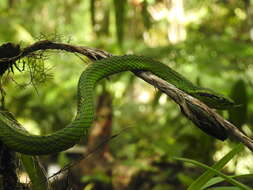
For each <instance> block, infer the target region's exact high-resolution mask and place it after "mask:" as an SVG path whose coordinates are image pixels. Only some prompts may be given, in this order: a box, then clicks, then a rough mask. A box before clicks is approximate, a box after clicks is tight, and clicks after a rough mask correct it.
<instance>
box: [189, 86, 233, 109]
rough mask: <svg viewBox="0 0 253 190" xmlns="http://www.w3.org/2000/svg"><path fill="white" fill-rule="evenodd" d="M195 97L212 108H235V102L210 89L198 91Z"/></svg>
mask: <svg viewBox="0 0 253 190" xmlns="http://www.w3.org/2000/svg"><path fill="white" fill-rule="evenodd" d="M194 96H195V97H196V98H198V99H199V100H201V101H202V102H204V103H205V104H206V105H208V106H209V107H210V108H215V109H230V108H232V107H234V106H235V102H234V101H233V100H232V99H230V98H229V97H226V96H224V95H222V94H218V93H216V92H214V91H212V90H210V89H201V90H196V91H195V93H194Z"/></svg>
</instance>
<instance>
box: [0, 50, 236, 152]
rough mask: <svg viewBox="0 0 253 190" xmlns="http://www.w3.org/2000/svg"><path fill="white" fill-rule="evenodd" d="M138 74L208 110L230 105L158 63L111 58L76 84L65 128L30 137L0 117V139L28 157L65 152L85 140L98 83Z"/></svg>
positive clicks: (90, 68) (90, 69) (137, 58)
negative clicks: (171, 87)
mask: <svg viewBox="0 0 253 190" xmlns="http://www.w3.org/2000/svg"><path fill="white" fill-rule="evenodd" d="M138 70H143V71H150V72H152V73H153V74H155V75H157V76H159V77H160V78H162V79H164V80H166V81H167V82H169V83H171V84H173V85H175V86H176V87H177V88H179V89H181V90H183V91H185V92H186V93H188V94H191V95H192V96H194V97H196V98H199V99H200V100H202V101H204V102H205V103H206V104H208V105H209V106H211V107H214V108H224V107H226V106H229V105H231V104H232V102H231V101H230V100H229V99H227V98H225V97H223V96H221V95H219V94H216V93H214V92H212V91H210V90H208V89H204V88H200V87H197V86H195V85H193V84H192V83H191V82H190V81H188V80H187V79H186V78H184V77H183V76H182V75H180V74H179V73H177V72H175V71H174V70H172V69H170V68H169V67H168V66H166V65H164V64H162V63H160V62H158V61H154V60H152V59H150V58H147V57H141V56H135V55H126V56H114V57H110V58H106V59H102V60H100V61H97V62H96V63H94V64H91V65H90V66H88V67H87V69H86V70H85V71H84V72H83V73H82V74H81V77H80V79H79V83H78V105H77V114H76V117H75V119H74V120H73V121H72V122H71V123H70V124H69V125H68V126H66V127H65V128H63V129H61V130H59V131H57V132H55V133H53V134H50V135H46V136H36V135H29V134H27V133H25V132H24V131H22V130H21V129H19V128H18V127H16V125H17V124H16V123H15V122H14V121H12V120H10V119H8V118H7V117H5V116H4V114H0V139H1V140H2V141H3V142H4V143H5V144H6V145H7V146H8V147H9V148H11V149H13V150H15V151H17V152H21V153H25V154H30V155H40V154H50V153H55V152H59V151H63V150H66V149H68V148H70V147H72V146H73V145H75V144H76V143H78V142H79V141H80V139H81V138H82V137H85V135H86V132H87V129H88V128H89V127H90V126H91V124H92V122H93V118H94V103H93V96H94V94H93V93H94V87H95V85H96V83H97V81H99V80H100V79H103V78H105V77H108V76H110V75H112V74H115V73H119V72H122V71H138ZM214 130H216V129H215V128H214ZM217 138H218V137H217Z"/></svg>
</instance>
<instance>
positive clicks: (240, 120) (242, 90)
mask: <svg viewBox="0 0 253 190" xmlns="http://www.w3.org/2000/svg"><path fill="white" fill-rule="evenodd" d="M238 92H239V93H238ZM231 98H232V99H233V100H234V101H235V103H236V104H237V105H238V106H237V107H234V108H232V109H230V110H229V121H231V122H232V123H233V124H234V125H235V126H237V127H239V128H240V127H241V126H242V125H243V124H244V123H245V122H246V120H247V105H248V94H247V88H246V84H245V82H244V81H243V80H241V79H240V80H238V81H237V82H236V83H235V84H234V86H233V88H232V91H231Z"/></svg>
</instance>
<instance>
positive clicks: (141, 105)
mask: <svg viewBox="0 0 253 190" xmlns="http://www.w3.org/2000/svg"><path fill="white" fill-rule="evenodd" d="M176 2H177V3H176ZM178 2H181V1H179V0H170V1H169V0H165V1H159V0H124V1H123V0H122V1H121V0H118V1H117V0H108V1H101V0H90V1H84V0H83V1H81V0H67V1H49V0H44V1H39V0H34V1H28V0H24V1H17V0H1V3H0V36H1V38H0V44H3V43H7V42H12V43H15V44H19V45H20V46H21V48H24V47H27V46H28V45H31V44H32V43H34V42H36V41H38V40H45V39H48V40H52V41H55V42H64V43H69V44H73V45H80V46H88V47H95V48H99V49H102V50H106V51H108V52H110V53H112V54H118V55H123V54H132V53H133V54H137V55H145V56H149V57H152V58H154V59H156V60H159V61H161V62H163V63H166V64H168V65H169V66H170V67H171V68H173V69H174V70H176V71H177V72H179V73H181V74H182V75H184V76H185V77H186V78H188V79H189V80H191V81H192V82H193V83H195V84H198V85H199V86H203V87H207V88H210V89H213V90H215V91H217V92H219V93H223V94H225V95H228V96H230V97H231V98H233V99H234V100H235V102H236V104H237V105H238V107H235V108H234V109H231V110H228V111H222V112H220V114H221V115H223V116H224V118H227V119H229V121H231V122H233V123H234V124H235V125H236V126H237V127H238V128H240V129H241V130H243V131H244V132H245V133H246V134H247V135H248V136H249V137H253V133H252V127H253V120H252V118H253V117H252V115H253V101H252V100H253V91H252V88H251V87H252V84H253V77H252V76H253V75H252V70H253V67H252V63H253V46H252V44H253V37H252V29H253V24H252V20H253V14H252V13H251V12H252V11H251V8H252V7H253V3H252V2H251V1H246V0H238V1H232V0H226V1H225V0H223V1H214V0H205V1H196V0H189V1H182V2H183V6H182V5H180V3H178ZM173 13H174V14H173ZM75 55H77V54H75ZM87 64H89V60H88V59H87V58H86V57H84V56H81V55H78V56H74V54H70V53H66V52H64V51H56V50H53V51H40V52H37V54H36V56H33V57H26V58H23V59H21V60H19V61H18V62H16V66H13V72H11V70H10V72H8V73H6V74H5V75H4V76H3V77H2V78H1V89H2V90H4V91H5V94H6V95H5V105H4V106H5V108H6V109H8V110H9V111H11V112H12V113H13V115H14V116H15V117H16V119H17V120H18V121H19V122H20V123H22V124H23V126H24V127H26V129H27V130H28V131H29V132H31V133H34V134H49V133H50V132H52V131H56V130H58V129H60V128H62V127H64V126H66V125H67V124H68V123H69V122H70V121H71V120H72V119H73V117H74V115H75V113H76V88H77V81H78V79H79V76H80V74H81V72H82V71H83V70H84V69H85V68H86V66H87ZM19 70H20V71H19ZM2 90H1V92H2ZM2 95H3V92H2ZM96 102H97V108H96V113H97V115H98V117H97V119H96V122H95V124H94V126H93V128H94V131H93V128H92V130H91V131H90V132H91V133H90V137H89V139H85V140H82V142H80V146H81V151H79V149H78V151H76V150H75V149H74V150H73V151H72V152H71V151H69V152H62V153H60V154H58V155H52V156H48V157H41V158H40V159H41V162H42V163H43V164H44V165H50V164H51V163H52V162H55V163H56V164H58V165H60V166H61V168H63V167H64V166H65V165H66V164H68V163H70V162H72V161H76V159H77V158H76V157H77V156H78V155H79V156H80V154H84V153H83V151H84V149H85V150H86V153H85V154H84V155H85V156H84V158H83V159H82V161H80V162H78V163H76V164H74V166H72V167H70V170H71V171H72V172H73V174H78V175H73V176H74V177H73V178H74V179H72V178H71V177H69V179H65V180H63V181H64V182H66V181H68V180H69V182H68V186H69V187H73V189H74V188H76V189H85V190H88V189H89V190H94V189H114V190H117V189H133V190H134V189H143V190H160V189H161V190H173V189H179V190H180V189H187V188H188V189H204V188H205V189H206V188H209V189H222V188H223V189H226V188H227V189H240V188H241V189H243V188H244V189H250V188H253V183H252V175H246V174H252V173H253V167H252V166H253V161H252V160H253V156H252V153H251V152H249V150H248V149H246V148H243V146H242V145H238V142H237V141H235V140H234V139H230V140H227V141H225V142H222V141H218V140H215V139H214V138H213V137H210V136H207V135H206V134H204V133H203V132H202V131H200V130H199V129H198V128H196V127H195V126H194V125H193V124H192V123H191V122H190V121H188V120H187V119H185V117H183V116H182V114H181V112H180V109H179V108H178V106H177V105H176V104H175V103H174V102H173V101H171V100H170V99H169V98H167V96H166V95H165V94H162V93H160V92H159V91H158V90H156V89H154V87H152V86H150V85H148V84H147V83H145V82H143V81H142V80H140V79H139V78H137V77H135V76H134V75H133V74H131V73H124V74H120V75H115V76H112V77H110V78H109V79H105V80H103V81H102V82H100V83H99V85H98V86H97V88H96ZM1 106H3V105H1ZM95 129H96V131H95ZM97 129H101V130H102V129H103V130H102V131H99V130H97ZM118 132H120V135H117V136H116V137H115V138H111V139H110V136H112V135H113V134H115V133H118ZM108 138H109V139H110V140H107V141H106V143H104V141H103V140H102V139H108ZM101 143H102V144H101ZM97 146H98V147H99V148H98V150H97V149H96V147H97ZM84 147H85V148H84ZM94 150H96V151H94ZM73 152H75V153H73ZM76 152H77V153H76ZM228 152H229V153H228ZM73 155H74V156H73ZM87 155H88V156H87ZM175 157H177V158H183V159H181V161H177V160H175V159H174V158H175ZM55 158H56V159H55ZM189 159H190V160H189ZM187 162H191V163H193V164H194V165H192V164H188V163H187ZM201 163H202V164H201ZM208 166H212V167H208ZM199 167H200V168H199ZM203 168H205V169H206V170H207V173H205V174H203V175H202V173H203V171H204V170H203ZM71 171H70V173H71ZM211 171H212V172H211ZM33 172H36V171H33ZM55 172H56V171H55ZM208 172H209V173H208ZM24 174H25V173H24V172H23V169H22V168H20V176H22V175H24ZM69 176H72V175H71V174H69ZM200 176H201V177H200ZM203 176H204V177H203ZM218 176H219V177H218ZM231 176H232V177H231ZM237 176H239V177H237ZM220 177H222V178H220ZM20 178H21V177H20ZM58 180H60V179H58ZM36 181H38V179H36ZM56 181H57V180H56ZM36 183H37V182H36ZM44 183H45V180H44ZM62 183H63V182H62ZM64 184H67V183H64ZM0 185H1V182H0ZM52 186H53V187H54V185H52ZM53 187H52V188H53ZM65 187H66V186H65ZM65 187H64V188H65ZM195 187H197V188H195Z"/></svg>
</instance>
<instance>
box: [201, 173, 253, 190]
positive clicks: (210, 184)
mask: <svg viewBox="0 0 253 190" xmlns="http://www.w3.org/2000/svg"><path fill="white" fill-rule="evenodd" d="M230 177H231V178H238V177H253V174H246V175H245V174H244V175H235V176H230ZM223 181H224V179H223V178H222V177H214V178H212V179H210V180H209V181H208V182H207V183H206V184H205V185H204V186H203V187H202V188H201V189H203V190H204V189H206V188H208V187H210V186H212V185H215V184H217V183H221V182H223Z"/></svg>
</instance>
